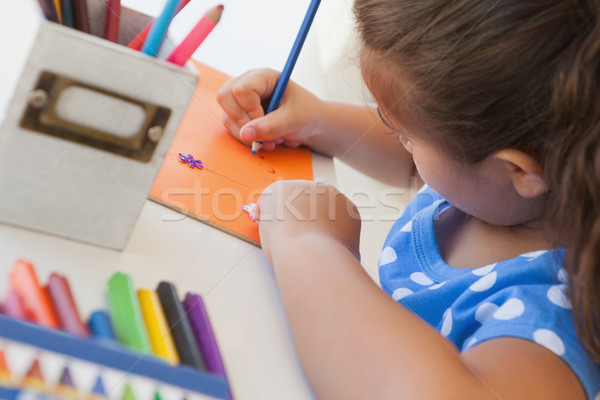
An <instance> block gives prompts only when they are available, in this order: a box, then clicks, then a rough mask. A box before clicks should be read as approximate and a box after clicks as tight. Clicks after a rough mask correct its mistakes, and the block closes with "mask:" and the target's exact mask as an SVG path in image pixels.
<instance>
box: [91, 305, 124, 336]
mask: <svg viewBox="0 0 600 400" xmlns="http://www.w3.org/2000/svg"><path fill="white" fill-rule="evenodd" d="M88 326H89V328H90V331H91V332H92V335H94V337H96V338H102V339H109V340H117V337H116V336H115V331H114V329H113V326H112V323H111V322H110V317H109V316H108V314H107V313H106V311H104V310H98V311H94V312H93V313H92V315H90V319H89V321H88Z"/></svg>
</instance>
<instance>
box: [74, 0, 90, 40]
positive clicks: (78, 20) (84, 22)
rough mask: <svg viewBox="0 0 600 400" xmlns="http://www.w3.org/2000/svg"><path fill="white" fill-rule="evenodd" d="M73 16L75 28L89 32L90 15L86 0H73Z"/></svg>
mask: <svg viewBox="0 0 600 400" xmlns="http://www.w3.org/2000/svg"><path fill="white" fill-rule="evenodd" d="M73 17H74V18H75V29H77V30H80V31H82V32H85V33H90V16H89V13H88V7H87V1H86V0H73Z"/></svg>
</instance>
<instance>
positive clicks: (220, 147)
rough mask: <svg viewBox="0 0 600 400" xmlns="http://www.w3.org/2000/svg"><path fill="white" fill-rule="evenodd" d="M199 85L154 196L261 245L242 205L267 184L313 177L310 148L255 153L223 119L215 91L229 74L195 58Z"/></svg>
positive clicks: (181, 210) (165, 161) (188, 213)
mask: <svg viewBox="0 0 600 400" xmlns="http://www.w3.org/2000/svg"><path fill="white" fill-rule="evenodd" d="M194 63H195V64H196V67H197V68H198V70H199V73H200V79H199V82H198V86H197V87H196V90H195V93H194V96H193V97H192V100H191V102H190V105H189V106H188V109H187V111H186V113H185V115H184V117H183V120H182V122H181V124H180V126H179V130H178V131H177V134H176V135H175V138H174V139H173V142H172V143H171V147H170V148H169V151H168V152H167V155H166V157H165V160H164V161H163V164H162V166H161V168H160V170H159V172H158V175H157V177H156V181H155V182H154V186H153V187H152V190H151V191H150V199H151V200H153V201H156V202H158V203H159V204H163V205H165V206H167V207H169V208H171V209H174V210H176V211H178V212H181V213H182V214H184V215H186V216H189V217H192V218H194V219H197V220H199V221H202V222H205V223H208V224H209V225H212V226H214V227H216V228H218V229H221V230H223V231H225V232H227V233H230V234H232V235H234V236H237V237H239V238H241V239H243V240H246V241H248V242H250V243H253V244H256V245H260V240H259V237H258V227H257V225H256V223H255V222H252V221H251V220H250V219H249V218H248V215H247V214H246V213H245V212H243V211H242V210H241V206H242V205H243V204H246V203H249V202H256V201H257V199H258V197H259V196H260V194H261V192H262V191H263V189H264V188H266V187H267V186H269V185H270V184H271V183H272V182H275V181H277V180H286V179H306V180H312V179H313V172H312V158H311V154H310V150H309V149H307V148H304V147H300V148H286V147H283V146H279V147H278V148H277V149H275V150H274V151H259V152H258V154H256V155H252V154H251V152H250V148H249V146H247V145H245V144H243V143H240V142H239V141H237V140H236V139H235V138H234V137H233V136H231V134H230V133H229V132H228V131H227V128H225V126H224V125H223V123H222V122H221V117H222V114H223V111H222V109H221V107H220V106H219V104H218V103H217V100H216V98H215V94H216V92H217V90H218V89H219V88H220V87H221V85H222V84H223V83H225V82H226V81H227V79H229V76H227V75H225V74H223V73H222V72H219V71H217V70H215V69H213V68H210V67H208V66H206V65H204V64H201V63H198V62H195V61H194ZM179 153H182V154H184V155H186V156H187V155H188V154H190V155H192V156H193V158H194V159H195V160H200V161H201V162H202V165H203V167H204V168H203V169H199V168H191V167H190V166H189V165H188V164H187V163H184V162H181V161H180V158H179Z"/></svg>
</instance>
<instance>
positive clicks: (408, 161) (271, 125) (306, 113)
mask: <svg viewBox="0 0 600 400" xmlns="http://www.w3.org/2000/svg"><path fill="white" fill-rule="evenodd" d="M278 76H279V73H278V72H277V71H274V70H268V69H260V70H253V71H249V72H247V73H245V74H244V75H241V76H239V77H237V78H233V79H231V80H229V81H228V82H226V83H225V84H224V85H223V87H221V89H219V92H218V93H217V100H218V101H219V103H220V104H221V107H222V108H223V111H224V116H223V121H224V124H225V126H227V128H228V129H229V130H230V132H231V133H232V134H233V135H234V136H235V137H237V138H238V139H240V140H242V141H244V142H248V143H250V142H253V141H263V142H264V145H263V147H262V149H263V150H266V151H268V150H272V149H273V148H274V147H275V146H276V145H280V144H283V145H287V146H298V145H301V144H302V145H306V146H308V147H310V148H312V149H313V150H315V151H317V152H320V153H323V154H326V155H330V156H332V157H338V158H340V159H341V160H342V161H344V162H345V163H347V164H349V165H351V166H353V167H355V168H357V169H359V170H361V171H363V172H365V173H367V174H369V175H371V176H372V177H374V178H376V179H379V180H382V181H384V182H387V183H391V184H395V185H398V186H406V187H408V186H409V184H410V178H411V177H412V176H413V175H414V166H413V163H412V158H411V157H410V154H409V153H408V152H407V151H406V150H405V149H404V148H403V146H402V145H401V143H400V141H399V140H398V138H397V137H396V136H395V135H391V134H388V131H389V128H387V127H386V126H385V125H384V124H383V123H382V121H381V120H380V119H379V117H378V115H377V112H376V111H375V109H373V108H369V107H365V106H356V105H348V104H343V103H334V102H324V101H322V100H320V99H319V98H318V97H316V96H314V95H313V94H312V93H310V92H309V91H307V90H306V89H304V88H302V87H301V86H299V85H297V84H296V83H294V82H289V84H288V86H287V88H286V91H285V94H284V96H283V98H282V100H281V103H280V106H279V108H278V109H277V110H275V111H273V112H272V113H270V114H269V115H266V116H265V115H264V110H263V105H264V104H265V102H266V101H267V100H268V99H269V97H270V95H271V93H272V92H273V88H274V87H275V83H276V81H277V78H278ZM375 160H376V161H377V162H374V161H375Z"/></svg>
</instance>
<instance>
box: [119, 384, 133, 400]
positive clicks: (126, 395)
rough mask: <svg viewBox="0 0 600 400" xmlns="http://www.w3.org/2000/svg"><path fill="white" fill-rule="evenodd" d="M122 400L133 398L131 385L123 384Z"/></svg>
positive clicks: (131, 399)
mask: <svg viewBox="0 0 600 400" xmlns="http://www.w3.org/2000/svg"><path fill="white" fill-rule="evenodd" d="M122 399H123V400H135V394H133V389H132V388H131V385H130V384H129V383H128V384H126V385H125V390H124V391H123V397H122Z"/></svg>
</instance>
